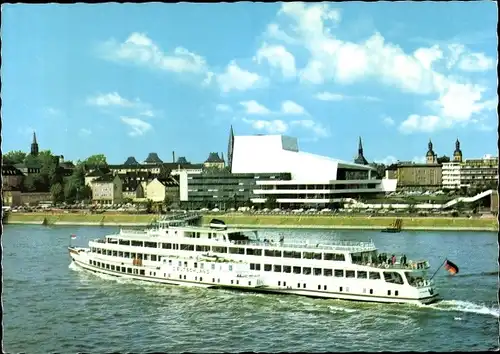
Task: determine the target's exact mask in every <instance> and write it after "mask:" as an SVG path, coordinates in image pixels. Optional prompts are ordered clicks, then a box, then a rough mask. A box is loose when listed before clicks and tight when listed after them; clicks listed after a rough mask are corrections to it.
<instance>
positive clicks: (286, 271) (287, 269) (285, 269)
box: [283, 265, 292, 273]
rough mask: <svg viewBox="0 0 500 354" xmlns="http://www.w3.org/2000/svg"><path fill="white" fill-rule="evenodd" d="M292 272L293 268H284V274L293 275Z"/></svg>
mask: <svg viewBox="0 0 500 354" xmlns="http://www.w3.org/2000/svg"><path fill="white" fill-rule="evenodd" d="M291 272H292V267H290V266H287V265H286V266H283V273H291Z"/></svg>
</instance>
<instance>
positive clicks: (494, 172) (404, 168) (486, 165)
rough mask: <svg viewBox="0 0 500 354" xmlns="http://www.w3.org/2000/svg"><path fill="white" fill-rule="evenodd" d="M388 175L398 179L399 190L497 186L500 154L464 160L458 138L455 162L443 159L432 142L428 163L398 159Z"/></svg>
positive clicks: (429, 148) (483, 188)
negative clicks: (439, 158)
mask: <svg viewBox="0 0 500 354" xmlns="http://www.w3.org/2000/svg"><path fill="white" fill-rule="evenodd" d="M386 177H387V178H394V179H397V181H398V189H426V190H437V189H445V190H455V189H461V188H467V189H469V188H473V189H479V190H481V189H482V190H485V189H496V186H497V183H498V157H492V156H491V155H485V156H484V157H483V158H479V159H465V160H464V159H463V156H462V150H461V149H460V141H459V140H458V139H457V141H456V142H455V151H454V152H453V158H452V159H451V161H445V162H439V161H438V158H437V154H436V153H435V152H434V150H433V144H432V142H431V141H429V144H428V151H427V153H426V163H423V164H419V163H413V162H398V163H396V164H393V165H391V166H388V167H387V170H386Z"/></svg>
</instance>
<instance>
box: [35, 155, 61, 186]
mask: <svg viewBox="0 0 500 354" xmlns="http://www.w3.org/2000/svg"><path fill="white" fill-rule="evenodd" d="M38 159H39V161H40V176H41V177H42V178H43V181H44V184H45V185H47V186H52V185H54V184H57V183H62V182H63V178H62V174H61V171H60V170H59V169H58V162H57V159H58V158H57V157H56V156H53V155H52V154H51V153H50V151H49V150H47V151H42V152H41V153H40V154H39V156H38Z"/></svg>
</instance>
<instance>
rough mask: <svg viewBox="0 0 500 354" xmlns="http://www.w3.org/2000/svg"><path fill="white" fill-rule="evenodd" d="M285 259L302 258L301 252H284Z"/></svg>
mask: <svg viewBox="0 0 500 354" xmlns="http://www.w3.org/2000/svg"><path fill="white" fill-rule="evenodd" d="M283 257H285V258H301V252H296V251H284V252H283Z"/></svg>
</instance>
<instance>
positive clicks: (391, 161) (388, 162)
mask: <svg viewBox="0 0 500 354" xmlns="http://www.w3.org/2000/svg"><path fill="white" fill-rule="evenodd" d="M398 161H399V160H398V159H397V158H395V157H394V156H392V155H389V156H386V157H384V158H383V159H375V163H382V164H384V165H386V166H389V165H392V164H394V163H396V162H398Z"/></svg>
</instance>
